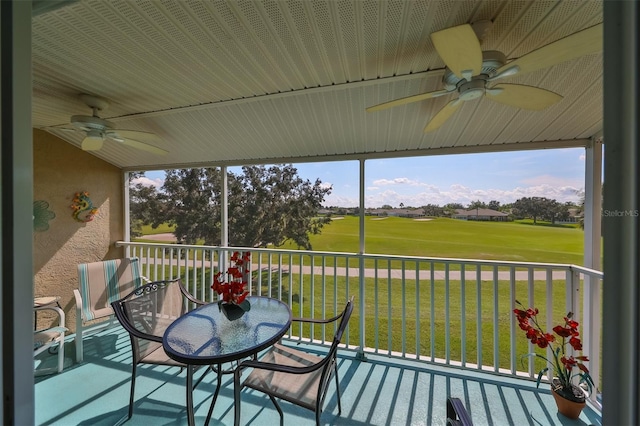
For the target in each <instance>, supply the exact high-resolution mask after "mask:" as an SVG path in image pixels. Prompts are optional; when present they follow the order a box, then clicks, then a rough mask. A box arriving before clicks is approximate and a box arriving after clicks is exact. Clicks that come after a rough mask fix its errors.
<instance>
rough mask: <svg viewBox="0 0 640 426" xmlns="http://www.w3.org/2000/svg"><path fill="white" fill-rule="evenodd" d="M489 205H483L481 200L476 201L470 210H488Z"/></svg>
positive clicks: (472, 203) (470, 205)
mask: <svg viewBox="0 0 640 426" xmlns="http://www.w3.org/2000/svg"><path fill="white" fill-rule="evenodd" d="M486 208H487V205H486V204H485V203H483V202H482V201H480V200H476V201H472V202H471V204H469V207H468V210H473V209H476V210H477V209H486Z"/></svg>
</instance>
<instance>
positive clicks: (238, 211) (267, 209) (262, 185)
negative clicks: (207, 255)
mask: <svg viewBox="0 0 640 426" xmlns="http://www.w3.org/2000/svg"><path fill="white" fill-rule="evenodd" d="M227 180H228V182H227V184H228V203H229V244H230V245H234V246H244V247H265V246H266V245H267V244H273V245H275V246H276V247H278V246H281V245H283V244H284V243H285V241H287V240H290V241H292V242H294V243H295V244H296V245H297V246H298V247H303V248H305V249H307V250H310V249H311V243H310V240H309V236H310V235H311V234H318V233H320V231H321V229H322V227H323V226H324V225H325V224H327V223H329V222H330V220H331V218H330V217H328V216H325V217H319V216H318V211H319V210H320V209H321V208H322V202H323V201H324V197H325V195H327V194H329V193H330V192H331V188H324V187H323V186H322V182H321V181H320V180H316V181H315V183H313V184H312V183H311V182H310V181H309V180H303V179H301V178H300V177H299V176H298V171H297V169H296V168H295V167H293V166H292V165H280V166H271V167H268V168H267V167H265V166H246V167H243V168H242V174H238V175H236V174H234V173H228V176H227ZM221 182H222V176H221V171H220V169H217V168H215V169H213V168H203V169H180V170H171V171H168V172H167V175H166V179H165V183H164V185H163V187H162V192H160V193H159V194H158V200H159V201H161V206H162V207H161V212H160V213H159V214H157V215H156V217H155V218H154V219H153V222H154V223H153V224H154V225H155V226H157V225H158V224H159V223H163V222H168V223H170V224H173V225H175V231H174V233H175V235H176V238H177V239H178V241H181V242H185V243H187V244H196V243H198V242H201V241H204V244H206V245H215V244H218V243H219V242H220V230H221V223H220V212H221V200H220V188H221Z"/></svg>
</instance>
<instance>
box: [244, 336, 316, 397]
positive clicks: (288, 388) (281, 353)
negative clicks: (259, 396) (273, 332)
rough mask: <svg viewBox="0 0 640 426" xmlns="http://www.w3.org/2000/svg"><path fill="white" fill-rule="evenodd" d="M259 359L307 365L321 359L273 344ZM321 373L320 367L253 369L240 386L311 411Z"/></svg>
mask: <svg viewBox="0 0 640 426" xmlns="http://www.w3.org/2000/svg"><path fill="white" fill-rule="evenodd" d="M260 361H261V362H268V363H272V364H276V365H286V366H291V367H309V366H311V365H314V364H317V363H318V362H320V361H322V358H321V357H319V356H317V355H313V354H309V353H306V352H303V351H300V350H297V349H294V348H291V347H289V346H284V345H281V344H275V345H273V346H272V347H271V349H270V350H269V351H268V352H267V353H266V354H265V355H264V356H263V357H262V358H260ZM321 375H322V368H319V369H317V370H315V371H312V372H311V373H307V374H291V373H282V372H278V371H269V370H263V369H255V370H253V371H252V372H251V374H249V376H248V377H247V379H246V380H245V381H244V384H243V385H244V386H247V387H250V388H252V389H256V390H259V391H261V392H265V393H267V394H271V395H273V396H275V397H277V398H280V399H284V400H285V401H289V402H293V403H295V404H298V405H301V406H302V407H305V408H308V409H309V410H315V407H316V402H317V399H318V386H319V383H320V377H321Z"/></svg>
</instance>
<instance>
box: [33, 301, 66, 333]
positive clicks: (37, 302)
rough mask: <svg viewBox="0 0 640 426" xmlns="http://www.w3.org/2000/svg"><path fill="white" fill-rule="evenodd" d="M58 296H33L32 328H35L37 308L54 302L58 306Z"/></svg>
mask: <svg viewBox="0 0 640 426" xmlns="http://www.w3.org/2000/svg"><path fill="white" fill-rule="evenodd" d="M59 301H60V296H42V297H34V298H33V329H34V330H35V329H36V327H37V325H38V308H44V307H45V306H49V305H53V304H54V303H55V304H56V305H57V306H58V308H60V309H62V306H60V302H59Z"/></svg>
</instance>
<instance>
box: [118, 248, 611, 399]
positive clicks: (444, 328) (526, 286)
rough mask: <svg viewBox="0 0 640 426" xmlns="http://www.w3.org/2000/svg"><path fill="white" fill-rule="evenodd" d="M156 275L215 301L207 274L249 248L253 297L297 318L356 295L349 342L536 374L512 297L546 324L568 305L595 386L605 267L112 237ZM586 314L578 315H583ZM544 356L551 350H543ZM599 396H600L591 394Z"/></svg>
mask: <svg viewBox="0 0 640 426" xmlns="http://www.w3.org/2000/svg"><path fill="white" fill-rule="evenodd" d="M117 245H118V246H122V247H125V249H126V255H127V256H135V257H139V258H140V259H141V264H142V267H143V271H142V272H143V274H144V275H145V276H146V277H147V278H149V279H152V280H161V279H170V278H175V277H182V279H183V282H184V284H185V286H186V287H187V289H188V290H189V291H190V292H191V293H192V294H193V295H195V296H196V297H198V298H200V299H202V300H205V301H214V300H217V295H215V294H214V292H213V290H212V289H211V284H212V283H213V275H214V273H215V272H217V271H218V266H219V265H221V266H222V270H224V269H226V267H225V265H226V264H227V259H228V257H229V255H230V253H231V252H233V251H249V252H251V255H252V256H251V272H250V273H251V288H250V292H251V294H254V295H268V296H270V297H275V298H278V299H280V300H283V301H286V302H287V303H288V304H289V306H291V309H292V312H293V315H294V316H305V317H325V316H330V315H335V314H337V313H338V312H339V311H340V310H341V309H342V307H343V305H344V303H345V301H346V300H347V298H348V297H349V296H351V295H355V296H356V306H357V310H356V312H354V316H353V318H352V320H351V323H350V326H349V328H348V330H347V333H346V335H345V339H344V343H345V345H346V347H351V348H356V349H357V350H358V352H359V353H360V355H361V356H366V353H371V352H373V353H378V354H385V355H388V356H394V357H402V358H411V359H417V360H424V361H428V362H433V363H438V364H444V365H450V366H455V367H461V368H465V369H476V370H482V371H489V372H493V373H497V374H503V375H510V376H517V377H529V378H534V377H536V375H537V372H538V371H539V370H540V369H541V368H542V367H544V365H541V364H539V363H538V361H536V360H535V359H534V358H526V359H525V363H524V364H523V363H522V360H523V358H522V355H523V354H525V353H529V352H531V351H533V350H534V349H535V348H534V347H533V346H531V345H530V344H529V343H528V341H527V340H526V338H525V337H524V334H523V332H522V331H521V330H520V329H519V327H518V324H517V321H516V319H515V317H514V315H513V312H512V311H513V309H514V307H515V302H514V301H515V300H516V299H517V300H519V301H520V302H522V304H524V305H525V306H536V307H538V308H539V309H540V312H541V313H543V314H544V321H545V322H544V324H543V327H544V326H546V327H547V328H548V329H551V328H552V327H553V326H554V325H556V324H558V323H559V322H560V321H562V318H563V317H564V316H565V315H566V313H567V312H573V313H574V319H576V320H577V321H578V322H580V324H581V326H582V336H581V337H582V340H583V352H584V353H585V354H587V355H588V356H589V358H590V362H589V368H590V370H591V373H592V376H593V380H594V382H595V383H596V387H598V385H599V377H600V362H601V345H600V330H601V325H602V321H601V310H600V304H601V297H600V295H601V283H602V277H603V274H602V272H599V271H595V270H590V269H587V268H583V267H580V266H575V265H567V264H552V263H528V262H502V261H490V260H470V259H449V258H425V257H413V256H389V255H374V254H364V255H359V254H355V253H331V252H313V251H296V250H274V249H258V248H221V247H211V246H189V245H181V244H153V243H130V242H118V243H117ZM583 314H584V315H583ZM332 336H333V330H326V329H325V328H324V327H321V326H318V325H315V326H313V325H312V326H311V327H309V326H307V327H302V326H300V327H298V326H293V327H292V328H291V330H290V331H289V336H288V337H289V338H291V339H298V340H313V341H316V342H318V343H327V342H330V340H331V338H332ZM548 355H549V354H548ZM592 395H593V396H592V399H593V401H594V402H595V401H596V393H595V392H594V393H593V394H592Z"/></svg>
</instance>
